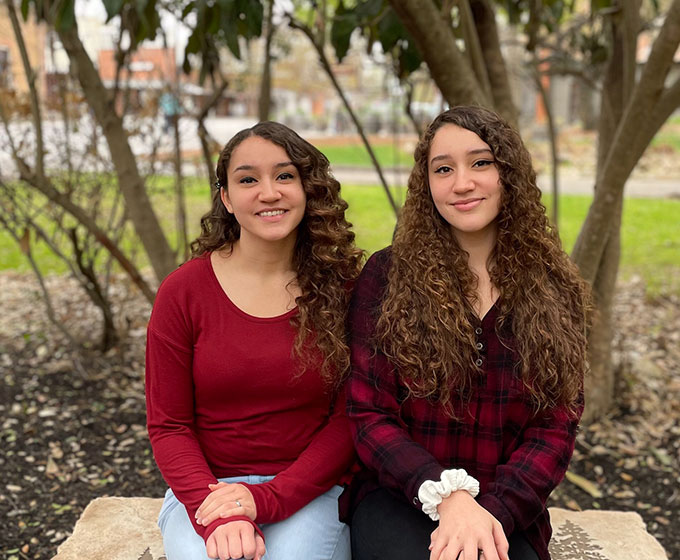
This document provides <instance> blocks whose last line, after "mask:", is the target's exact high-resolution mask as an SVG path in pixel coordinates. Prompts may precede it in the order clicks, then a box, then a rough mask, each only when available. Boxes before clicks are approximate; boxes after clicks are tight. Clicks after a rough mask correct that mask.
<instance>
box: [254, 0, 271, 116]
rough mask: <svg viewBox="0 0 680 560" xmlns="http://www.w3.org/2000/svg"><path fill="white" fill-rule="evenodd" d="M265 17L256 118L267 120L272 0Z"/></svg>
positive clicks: (269, 106)
mask: <svg viewBox="0 0 680 560" xmlns="http://www.w3.org/2000/svg"><path fill="white" fill-rule="evenodd" d="M268 2H269V3H268V6H267V19H266V21H265V26H266V36H265V42H264V64H263V66H262V77H261V78H260V98H259V100H258V103H257V112H258V118H259V120H260V121H268V120H269V113H270V111H271V99H272V39H273V38H274V31H275V29H274V22H273V21H272V19H273V16H274V0H268Z"/></svg>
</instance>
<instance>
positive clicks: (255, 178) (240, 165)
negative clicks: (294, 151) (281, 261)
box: [220, 136, 307, 242]
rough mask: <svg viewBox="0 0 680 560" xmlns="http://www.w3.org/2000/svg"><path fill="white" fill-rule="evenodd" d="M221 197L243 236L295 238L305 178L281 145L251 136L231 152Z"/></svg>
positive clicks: (303, 210)
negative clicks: (225, 185) (301, 176)
mask: <svg viewBox="0 0 680 560" xmlns="http://www.w3.org/2000/svg"><path fill="white" fill-rule="evenodd" d="M227 185H228V186H227V188H223V189H222V191H221V193H220V196H221V197H222V202H223V203H224V206H225V207H226V209H227V211H229V212H230V213H232V214H234V217H235V218H236V220H237V221H238V223H239V224H240V225H241V239H242V240H245V239H246V238H249V239H260V240H264V241H271V242H274V241H282V240H287V239H288V240H290V239H292V240H295V237H296V235H297V227H298V225H299V224H300V222H301V221H302V218H303V217H304V215H305V205H306V201H307V199H306V196H305V192H304V190H303V188H302V179H301V178H300V173H299V172H298V170H297V168H296V167H295V165H293V163H292V162H291V160H290V157H289V156H288V154H287V153H286V150H284V149H283V148H282V147H281V146H278V145H276V144H274V143H273V142H270V141H269V140H265V139H264V138H261V137H260V136H251V137H249V138H246V139H245V140H244V141H243V142H241V143H240V144H239V145H238V146H237V147H236V148H235V149H234V151H233V152H232V154H231V159H230V161H229V168H228V169H227Z"/></svg>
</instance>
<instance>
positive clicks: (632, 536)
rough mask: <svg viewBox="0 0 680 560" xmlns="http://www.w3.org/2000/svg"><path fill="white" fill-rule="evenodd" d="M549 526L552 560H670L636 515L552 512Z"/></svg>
mask: <svg viewBox="0 0 680 560" xmlns="http://www.w3.org/2000/svg"><path fill="white" fill-rule="evenodd" d="M550 522H551V525H552V528H553V536H552V539H551V541H550V554H551V556H552V557H553V560H668V556H667V555H666V552H665V551H664V549H663V547H662V546H661V544H659V541H657V540H656V539H655V538H654V537H653V536H652V535H650V534H649V533H648V532H647V528H646V527H645V523H644V521H643V520H642V517H640V515H639V514H637V513H636V512H632V511H600V510H586V511H569V510H566V509H560V508H550Z"/></svg>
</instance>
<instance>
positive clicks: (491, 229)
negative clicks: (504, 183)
mask: <svg viewBox="0 0 680 560" xmlns="http://www.w3.org/2000/svg"><path fill="white" fill-rule="evenodd" d="M427 164H428V173H427V174H428V180H429V183H430V193H431V195H432V200H433V201H434V205H435V206H436V208H437V210H438V211H439V213H440V214H441V216H442V217H443V218H444V219H445V220H446V221H447V222H448V223H449V224H450V225H451V228H452V229H453V233H454V235H455V236H456V237H457V238H458V239H459V240H462V239H463V238H464V237H466V236H467V237H469V236H477V235H487V234H491V235H494V236H495V234H496V216H498V212H499V209H500V199H501V188H502V187H501V183H500V177H499V175H498V168H497V167H496V163H495V161H494V157H493V153H492V152H491V148H489V145H488V144H487V143H486V142H484V141H483V140H482V139H481V138H480V137H479V136H477V134H475V133H474V132H472V131H471V130H467V129H465V128H461V127H459V126H456V125H453V124H446V125H444V126H442V127H441V128H440V129H439V130H438V131H437V132H436V133H435V135H434V138H433V139H432V145H431V146H430V153H429V155H428V161H427Z"/></svg>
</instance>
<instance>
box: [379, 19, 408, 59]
mask: <svg viewBox="0 0 680 560" xmlns="http://www.w3.org/2000/svg"><path fill="white" fill-rule="evenodd" d="M406 37H407V34H406V30H405V29H404V26H403V25H402V24H401V20H400V19H399V18H398V17H397V14H395V13H394V10H392V9H390V10H389V11H387V12H385V15H384V16H383V18H382V19H381V20H380V22H379V23H378V39H379V40H380V44H381V45H382V48H383V51H385V52H389V51H391V50H392V47H394V45H396V44H397V41H399V39H404V38H406Z"/></svg>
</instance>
